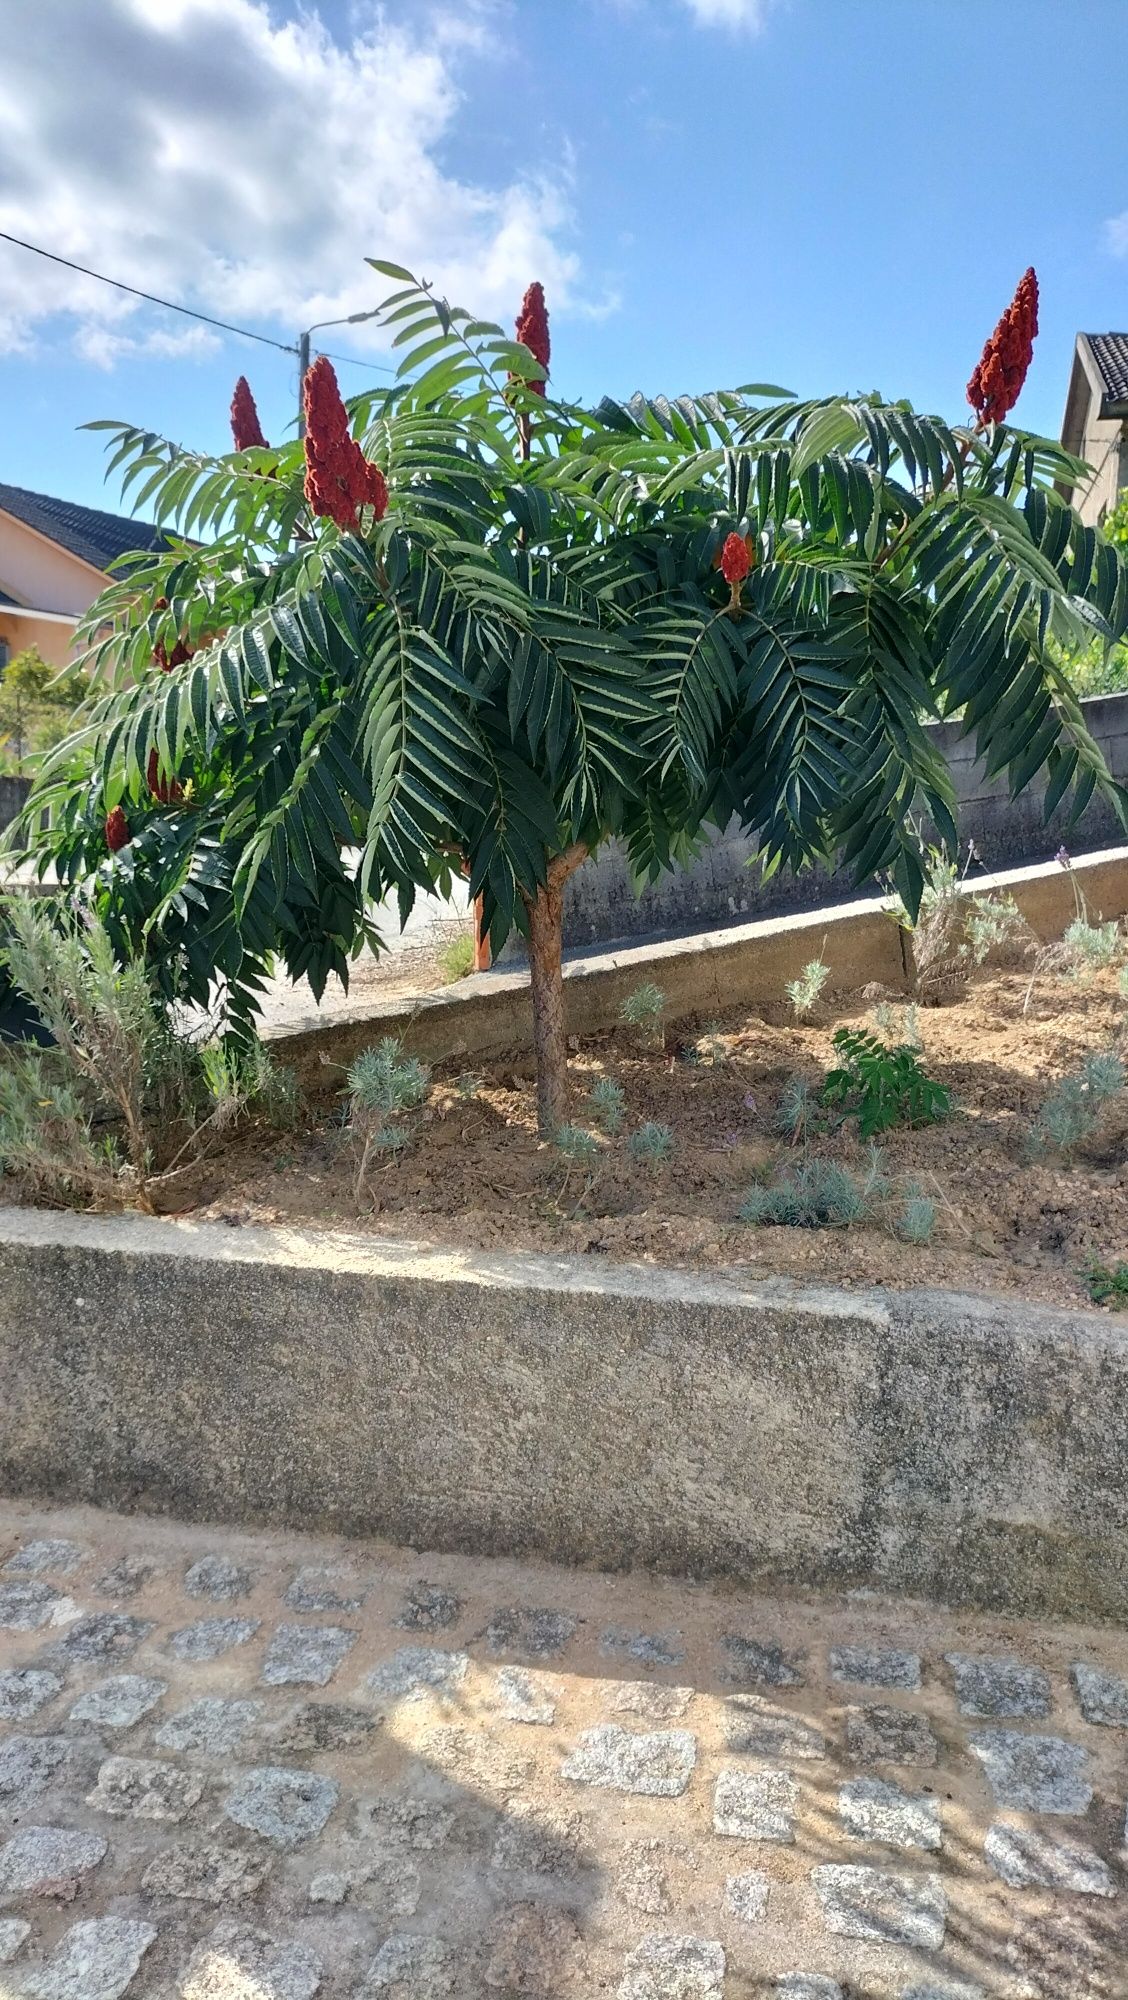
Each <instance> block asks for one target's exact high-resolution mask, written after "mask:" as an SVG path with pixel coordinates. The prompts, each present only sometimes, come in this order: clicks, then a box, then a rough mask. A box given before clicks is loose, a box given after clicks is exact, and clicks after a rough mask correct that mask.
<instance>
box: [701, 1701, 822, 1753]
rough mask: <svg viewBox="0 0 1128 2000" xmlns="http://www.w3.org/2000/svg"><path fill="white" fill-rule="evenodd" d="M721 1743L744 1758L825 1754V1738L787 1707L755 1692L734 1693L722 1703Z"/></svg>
mask: <svg viewBox="0 0 1128 2000" xmlns="http://www.w3.org/2000/svg"><path fill="white" fill-rule="evenodd" d="M724 1724H725V1743H726V1745H727V1747H728V1748H729V1749H730V1750H735V1751H736V1752H738V1754H740V1755H742V1756H746V1757H802V1758H813V1757H825V1756H826V1738H825V1737H824V1736H823V1734H822V1732H821V1731H820V1730H818V1729H812V1728H811V1725H810V1724H809V1723H807V1722H802V1721H801V1720H800V1718H799V1717H798V1716H797V1715H791V1714H790V1713H789V1712H788V1710H787V1709H784V1708H773V1707H772V1705H771V1703H770V1702H767V1701H764V1700H763V1699H762V1698H761V1697H760V1696H759V1695H755V1694H734V1695H730V1696H729V1697H728V1700H727V1701H726V1703H725V1717H724Z"/></svg>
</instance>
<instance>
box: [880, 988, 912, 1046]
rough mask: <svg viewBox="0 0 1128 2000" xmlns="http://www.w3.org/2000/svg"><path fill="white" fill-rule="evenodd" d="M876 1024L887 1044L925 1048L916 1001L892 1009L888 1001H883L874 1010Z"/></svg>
mask: <svg viewBox="0 0 1128 2000" xmlns="http://www.w3.org/2000/svg"><path fill="white" fill-rule="evenodd" d="M873 1018H874V1024H875V1026H876V1027H877V1030H878V1032H879V1034H881V1035H883V1036H884V1038H885V1040H886V1041H887V1042H893V1043H895V1044H896V1045H897V1046H898V1047H900V1048H905V1049H917V1050H920V1049H922V1048H923V1047H924V1042H923V1040H922V1038H921V1032H920V1009H919V1007H918V1006H917V1004H916V1001H915V1000H910V1001H909V1003H908V1005H907V1006H905V1007H891V1006H890V1004H889V1002H888V1000H882V1001H881V1003H880V1005H879V1006H877V1007H875V1008H874V1010H873Z"/></svg>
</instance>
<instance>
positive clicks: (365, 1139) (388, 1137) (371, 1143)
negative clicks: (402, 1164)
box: [348, 1035, 431, 1208]
mask: <svg viewBox="0 0 1128 2000" xmlns="http://www.w3.org/2000/svg"><path fill="white" fill-rule="evenodd" d="M430 1081H431V1075H430V1071H429V1070H427V1069H426V1068H425V1067H424V1065H423V1064H422V1063H421V1062H417V1061H416V1060H415V1057H414V1056H405V1055H404V1052H403V1043H402V1042H399V1041H397V1040H396V1039H395V1038H394V1036H391V1035H386V1036H385V1037H384V1039H383V1041H380V1042H377V1044H376V1047H375V1048H374V1049H364V1050H362V1051H361V1054H360V1055H358V1056H357V1058H356V1061H355V1062H354V1063H353V1064H352V1066H351V1068H350V1070H349V1073H348V1128H349V1132H350V1135H351V1137H352V1142H353V1149H354V1152H355V1154H356V1158H357V1169H356V1179H355V1181H354V1183H353V1193H354V1196H355V1198H356V1204H357V1207H358V1208H359V1207H360V1205H361V1201H362V1198H363V1196H364V1194H365V1192H366V1189H367V1184H368V1173H369V1169H370V1167H371V1165H372V1159H373V1155H374V1154H377V1153H385V1154H388V1155H390V1156H391V1158H392V1159H395V1158H397V1157H398V1156H399V1154H400V1153H402V1152H403V1150H404V1148H405V1146H407V1145H408V1144H409V1143H410V1141H411V1139H412V1137H413V1136H414V1133H413V1128H412V1127H411V1126H409V1125H407V1124H402V1123H397V1122H396V1121H397V1120H398V1119H402V1118H403V1117H404V1114H405V1113H406V1112H408V1111H412V1110H414V1108H415V1106H416V1105H417V1104H420V1103H422V1101H423V1099H424V1097H425V1096H426V1095H427V1090H428V1087H429V1085H430Z"/></svg>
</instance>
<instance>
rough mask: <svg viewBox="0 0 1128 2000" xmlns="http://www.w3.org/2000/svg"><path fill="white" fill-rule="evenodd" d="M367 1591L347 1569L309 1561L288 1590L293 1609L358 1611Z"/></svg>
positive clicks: (288, 1603) (289, 1601)
mask: <svg viewBox="0 0 1128 2000" xmlns="http://www.w3.org/2000/svg"><path fill="white" fill-rule="evenodd" d="M367 1595H368V1592H367V1591H366V1590H365V1589H364V1587H363V1585H362V1584H360V1583H358V1582H357V1580H356V1578H355V1577H354V1576H351V1575H350V1573H349V1571H348V1570H347V1569H344V1568H343V1567H341V1566H337V1567H336V1568H333V1569H322V1568H321V1567H320V1566H319V1565H318V1564H317V1563H306V1564H305V1565H304V1566H303V1568H301V1569H300V1570H299V1571H298V1573H297V1575H296V1577H295V1578H294V1580H293V1582H292V1583H291V1585H290V1587H289V1589H288V1590H287V1592H286V1603H287V1605H288V1606H289V1608H290V1610H291V1611H359V1610H360V1607H361V1605H362V1604H363V1603H364V1600H365V1598H366V1597H367Z"/></svg>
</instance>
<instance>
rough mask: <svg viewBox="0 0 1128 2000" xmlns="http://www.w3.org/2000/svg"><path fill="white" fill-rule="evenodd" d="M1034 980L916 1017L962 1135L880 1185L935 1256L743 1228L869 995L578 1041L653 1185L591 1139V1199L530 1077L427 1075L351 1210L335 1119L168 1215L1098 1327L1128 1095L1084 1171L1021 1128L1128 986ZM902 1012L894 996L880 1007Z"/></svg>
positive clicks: (922, 1138) (897, 1154)
mask: <svg viewBox="0 0 1128 2000" xmlns="http://www.w3.org/2000/svg"><path fill="white" fill-rule="evenodd" d="M1028 979H1029V975H1028V974H1027V973H1024V972H1020V971H1016V972H1001V973H993V972H992V973H987V974H983V975H980V976H978V977H977V978H976V979H975V980H974V981H973V982H972V984H971V985H970V986H969V987H967V988H966V989H965V990H964V991H963V992H962V993H958V994H957V995H956V996H954V997H952V998H950V999H949V1000H947V1001H946V1002H945V1003H944V1004H942V1005H938V1006H931V1007H921V1009H920V1013H919V1023H920V1032H921V1038H922V1042H923V1050H922V1054H921V1060H922V1063H923V1065H924V1068H925V1069H926V1071H927V1073H928V1074H929V1075H930V1076H932V1077H935V1078H936V1079H937V1080H938V1081H940V1082H942V1083H944V1084H946V1085H947V1086H948V1088H949V1089H950V1091H951V1093H952V1098H953V1103H954V1107H955V1108H954V1110H953V1114H952V1116H951V1117H950V1118H948V1119H947V1120H946V1121H944V1122H943V1123H941V1124H935V1125H931V1126H927V1127H924V1128H922V1129H919V1130H915V1131H905V1130H895V1131H892V1132H889V1133H887V1134H885V1135H883V1137H882V1140H881V1146H882V1151H883V1154H884V1163H885V1167H886V1170H887V1171H888V1173H889V1174H891V1175H905V1176H910V1177H912V1178H913V1179H914V1180H915V1181H917V1182H918V1183H919V1184H920V1187H921V1190H922V1192H924V1193H926V1194H928V1195H931V1196H932V1197H933V1198H934V1200H935V1201H936V1203H937V1209H938V1216H937V1224H936V1229H935V1233H934V1236H933V1239H932V1241H931V1242H930V1243H929V1244H927V1245H924V1246H916V1245H912V1244H908V1243H904V1242H901V1241H899V1240H898V1239H897V1238H896V1237H894V1236H891V1235H890V1234H888V1233H886V1232H885V1231H884V1230H882V1229H879V1228H877V1227H870V1226H860V1227H859V1226H855V1227H851V1228H842V1229H833V1230H827V1229H817V1230H816V1229H794V1228H776V1227H767V1228H763V1227H752V1226H749V1225H748V1224H745V1223H742V1222H741V1221H740V1220H739V1212H740V1207H741V1203H742V1201H743V1200H744V1197H745V1195H746V1194H747V1192H748V1190H749V1188H750V1187H751V1186H752V1185H753V1184H754V1183H755V1182H756V1181H757V1180H758V1179H763V1178H765V1177H770V1175H771V1173H772V1172H773V1170H774V1169H775V1168H777V1167H780V1166H788V1165H793V1164H795V1163H796V1162H797V1160H798V1158H799V1154H798V1152H797V1150H796V1149H794V1148H792V1147H789V1146H788V1144H787V1143H786V1142H785V1141H784V1140H782V1139H781V1138H780V1136H779V1133H778V1131H777V1129H776V1122H775V1121H776V1114H777V1107H778V1104H779V1099H780V1094H781V1091H782V1090H783V1087H784V1085H785V1083H786V1082H787V1080H788V1078H789V1077H791V1076H793V1075H794V1074H795V1073H796V1072H800V1073H802V1074H804V1075H805V1076H807V1077H808V1078H809V1079H810V1080H811V1081H812V1082H815V1083H817V1082H819V1081H820V1080H821V1078H822V1076H823V1075H824V1073H825V1071H826V1070H827V1068H828V1067H829V1066H830V1065H831V1063H832V1061H833V1059H834V1052H833V1048H832V1043H831V1036H832V1034H833V1031H834V1029H835V1027H836V1026H839V1025H842V1024H849V1025H857V1026H865V1027H869V1028H872V1027H873V1026H874V1022H873V1016H872V1006H873V1001H874V999H875V997H879V996H878V995H877V994H876V990H875V989H873V988H867V989H866V994H865V996H863V995H860V994H855V995H853V996H848V997H845V998H841V999H839V1000H838V1001H836V1002H833V1003H832V1004H831V1005H829V1006H827V1007H826V1008H825V1009H824V1010H823V1015H822V1018H820V1019H819V1020H818V1022H817V1024H815V1025H799V1026H796V1025H794V1024H793V1023H792V1022H791V1020H790V1018H789V1017H786V1016H785V1014H784V1011H783V1010H782V1009H781V1010H780V1012H779V1014H778V1017H777V1018H775V1019H772V1020H766V1019H764V1018H762V1017H761V1016H759V1015H753V1014H749V1013H746V1012H745V1013H741V1014H737V1015H733V1016H730V1017H729V1018H727V1019H726V1020H724V1021H722V1022H720V1023H713V1022H708V1023H706V1022H697V1023H692V1024H685V1023H683V1024H679V1026H678V1028H677V1029H676V1030H674V1031H668V1032H667V1036H666V1043H665V1047H664V1048H660V1047H658V1046H657V1045H652V1046H650V1047H644V1046H642V1045H641V1044H640V1042H639V1039H638V1037H637V1036H635V1035H633V1034H632V1032H631V1031H630V1030H628V1029H626V1028H623V1029H620V1030H616V1031H615V1032H614V1033H611V1034H607V1035H602V1036H599V1037H593V1038H590V1039H588V1040H585V1041H584V1042H583V1044H582V1045H579V1046H577V1047H576V1048H575V1050H574V1052H573V1055H572V1060H571V1086H572V1107H571V1115H572V1117H573V1119H574V1120H575V1122H576V1123H578V1124H583V1125H585V1126H590V1127H591V1128H592V1129H593V1130H594V1129H596V1121H595V1119H594V1116H593V1113H592V1108H591V1105H590V1103H589V1102H588V1100H587V1092H588V1091H589V1090H590V1088H591V1085H592V1084H593V1083H594V1082H595V1080H596V1078H597V1077H600V1076H611V1077H613V1078H614V1079H615V1080H616V1081H617V1082H618V1083H619V1085H620V1086H621V1088H622V1090H623V1092H624V1095H625V1098H626V1105H627V1120H626V1126H625V1130H626V1131H627V1132H629V1131H631V1130H633V1129H635V1128H636V1127H637V1126H638V1125H639V1124H640V1123H641V1122H643V1121H646V1120H653V1121H655V1122H657V1123H660V1124H663V1125H668V1126H669V1127H670V1129H671V1131H672V1133H673V1137H674V1152H673V1157H672V1159H671V1160H670V1162H669V1163H668V1164H667V1165H664V1166H659V1167H646V1166H642V1165H639V1164H638V1163H636V1162H635V1161H634V1160H633V1159H632V1158H631V1157H630V1156H629V1154H628V1152H627V1149H626V1146H625V1143H624V1140H623V1139H622V1138H620V1139H617V1140H604V1139H602V1138H601V1140H600V1156H599V1160H598V1163H597V1165H596V1167H595V1170H594V1175H593V1177H591V1178H590V1182H589V1176H588V1175H587V1174H586V1173H585V1171H584V1170H583V1169H582V1168H579V1167H573V1168H572V1169H571V1170H570V1171H569V1170H568V1169H567V1167H566V1165H565V1163H564V1162H562V1160H561V1158H560V1155H559V1153H558V1152H557V1150H556V1149H555V1148H554V1147H553V1146H551V1145H549V1144H546V1143H545V1142H544V1141H541V1140H539V1139H538V1138H537V1134H536V1114H535V1090H534V1079H533V1070H532V1062H531V1058H530V1056H529V1055H528V1054H527V1053H526V1052H524V1051H522V1052H519V1053H515V1054H513V1055H511V1056H509V1057H507V1058H503V1059H499V1060H497V1061H494V1062H491V1063H489V1064H488V1065H481V1066H480V1086H479V1088H478V1090H477V1092H476V1094H475V1095H474V1096H473V1097H472V1098H466V1097H464V1096H461V1095H460V1094H459V1091H458V1088H457V1082H458V1074H459V1071H458V1068H457V1066H453V1065H452V1066H447V1067H439V1068H436V1069H435V1071H434V1073H433V1084H432V1089H431V1092H430V1096H429V1098H428V1100H427V1103H426V1106H425V1107H424V1109H423V1111H422V1113H421V1114H417V1116H416V1121H415V1126H416V1129H415V1137H414V1139H413V1140H412V1142H411V1144H410V1145H409V1146H408V1147H407V1148H406V1150H405V1151H404V1153H403V1154H402V1155H401V1156H400V1157H399V1158H398V1159H396V1160H395V1161H394V1162H393V1163H391V1164H387V1165H382V1166H379V1167H378V1168H377V1170H376V1171H375V1173H374V1174H373V1176H372V1179H371V1186H370V1197H369V1198H367V1199H366V1200H365V1201H364V1203H363V1205H362V1206H361V1207H360V1209H359V1211H358V1207H357V1204H356V1201H355V1199H354V1194H353V1178H354V1166H355V1162H354V1156H353V1152H352V1148H351V1145H350V1141H349V1136H348V1134H347V1132H346V1131H345V1130H344V1129H343V1124H342V1118H343V1112H342V1109H341V1108H340V1107H337V1108H333V1107H329V1108H326V1107H324V1106H323V1107H320V1108H319V1109H318V1110H317V1111H316V1112H313V1111H311V1112H309V1113H308V1114H307V1115H306V1116H305V1117H304V1118H303V1120H302V1121H301V1122H300V1123H299V1125H298V1127H297V1128H296V1129H295V1130H293V1131H289V1132H284V1133H279V1132H277V1131H274V1130H271V1129H269V1128H268V1127H266V1126H265V1125H263V1124H261V1123H257V1122H254V1121H251V1122H247V1123H245V1124H244V1125H242V1126H241V1127H240V1128H239V1129H237V1130H236V1131H235V1132H234V1133H233V1134H232V1135H231V1136H230V1137H229V1138H228V1139H227V1140H226V1142H225V1143H224V1145H223V1149H222V1151H220V1152H218V1153H215V1154H213V1155H211V1156H210V1157H209V1159H208V1160H206V1161H205V1162H204V1163H203V1164H202V1165H201V1166H200V1168H199V1169H198V1170H197V1171H196V1172H194V1173H193V1175H192V1177H191V1179H189V1180H187V1181H186V1180H178V1181H177V1183H176V1193H175V1197H173V1193H172V1189H171V1188H170V1190H169V1205H170V1207H172V1206H173V1200H175V1209H176V1212H178V1213H181V1214H191V1215H193V1216H194V1217H197V1218H201V1219H204V1218H210V1219H219V1220H222V1221H225V1222H228V1223H231V1224H233V1225H236V1224H242V1223H268V1224H269V1223H278V1224H302V1225H312V1226H315V1227H317V1226H321V1227H327V1228H336V1229H341V1228H344V1229H350V1230H354V1231H356V1230H359V1231H361V1232H365V1233H371V1234H373V1235H377V1236H389V1237H398V1238H401V1239H402V1238H408V1239H411V1240H416V1241H422V1242H428V1243H433V1244H440V1245H449V1246H456V1247H460V1248H464V1249H473V1248H479V1249H485V1250H498V1249H505V1250H519V1249H525V1250H537V1251H547V1252H556V1253H560V1252H568V1253H576V1252H579V1253H584V1254H587V1255H589V1256H601V1257H607V1258H610V1259H614V1260H617V1261H642V1262H650V1263H655V1264H663V1265H674V1266H683V1267H688V1268H696V1269H709V1270H724V1271H731V1272H732V1273H733V1274H734V1276H738V1277H740V1278H744V1279H756V1278H762V1277H766V1276H776V1275H779V1276H787V1277H792V1278H797V1279H803V1280H807V1281H820V1282H826V1283H834V1284H838V1285H846V1286H871V1285H880V1286H891V1287H900V1286H907V1285H940V1286H945V1287H949V1288H954V1289H957V1290H975V1291H1005V1292H1010V1293H1019V1294H1022V1295H1024V1296H1027V1297H1030V1298H1034V1299H1039V1300H1042V1301H1045V1302H1048V1303H1057V1304H1062V1305H1074V1306H1076V1305H1086V1304H1088V1303H1089V1292H1088V1287H1087V1283H1086V1276H1085V1274H1086V1269H1087V1267H1088V1266H1089V1265H1090V1264H1091V1263H1093V1262H1094V1261H1096V1262H1099V1263H1102V1264H1105V1265H1111V1264H1115V1263H1116V1262H1117V1261H1118V1260H1119V1259H1121V1258H1128V1093H1126V1094H1125V1097H1124V1099H1123V1109H1120V1108H1118V1107H1117V1106H1115V1105H1114V1106H1113V1107H1111V1108H1110V1110H1109V1112H1108V1113H1107V1114H1106V1116H1105V1118H1104V1120H1103V1121H1102V1123H1101V1125H1100V1126H1099V1128H1098V1130H1097V1132H1096V1134H1095V1135H1094V1138H1093V1139H1092V1140H1091V1141H1090V1142H1089V1143H1088V1144H1087V1145H1085V1146H1084V1147H1082V1148H1081V1149H1079V1151H1078V1153H1077V1155H1076V1156H1075V1158H1074V1159H1073V1161H1072V1163H1070V1164H1066V1163H1064V1162H1062V1161H1060V1160H1055V1159H1054V1158H1052V1157H1051V1158H1049V1159H1039V1160H1036V1161H1031V1160H1030V1159H1029V1158H1028V1156H1027V1150H1026V1149H1027V1141H1028V1135H1029V1130H1030V1125H1031V1122H1032V1120H1033V1118H1034V1117H1035V1115H1036V1113H1037V1112H1038V1110H1039V1108H1040V1107H1041V1105H1042V1103H1043V1101H1044V1099H1045V1098H1046V1097H1047V1095H1048V1094H1049V1093H1050V1091H1051V1090H1052V1089H1053V1088H1054V1086H1055V1085H1056V1083H1057V1082H1058V1081H1059V1080H1060V1078H1061V1077H1063V1076H1064V1075H1066V1074H1067V1073H1069V1072H1070V1071H1072V1070H1075V1069H1076V1068H1077V1066H1078V1065H1079V1064H1080V1062H1081V1061H1082V1060H1083V1058H1084V1057H1085V1056H1086V1054H1088V1053H1089V1052H1091V1051H1093V1050H1095V1049H1099V1048H1109V1047H1113V1046H1115V1047H1121V1046H1122V1044H1123V1041H1124V1038H1125V1034H1126V1031H1128V1006H1126V1003H1125V1001H1124V1000H1123V998H1121V997H1120V996H1119V994H1118V989H1117V980H1116V975H1115V973H1113V972H1104V973H1098V974H1095V975H1093V976H1092V977H1091V978H1089V979H1087V980H1085V981H1079V980H1077V979H1072V978H1049V977H1047V978H1044V979H1042V980H1040V981H1039V983H1038V985H1037V986H1036V988H1035V991H1034V995H1033V998H1032V1001H1031V1004H1030V1007H1029V1010H1028V1011H1027V1012H1025V1013H1024V1011H1023V1002H1024V999H1025V997H1026V992H1027V987H1028ZM889 997H891V998H892V996H889ZM811 1151H812V1153H814V1154H816V1155H818V1156H819V1157H822V1158H826V1159H833V1160H835V1161H836V1162H838V1163H839V1164H841V1165H843V1166H846V1167H849V1168H851V1169H852V1170H856V1171H857V1172H859V1173H861V1172H864V1170H865V1167H866V1164H867V1158H868V1148H867V1146H866V1145H865V1144H864V1142H862V1141H861V1140H860V1139H858V1137H857V1136H856V1124H855V1123H854V1121H850V1122H848V1123H846V1124H844V1125H841V1126H840V1127H839V1128H838V1129H837V1130H835V1131H833V1132H831V1133H829V1134H825V1135H823V1136H820V1137H819V1138H818V1139H817V1140H816V1141H814V1142H813V1144H812V1148H811Z"/></svg>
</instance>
